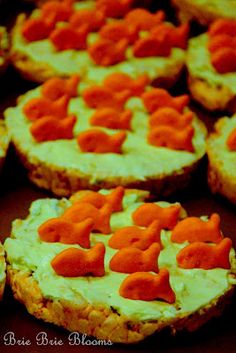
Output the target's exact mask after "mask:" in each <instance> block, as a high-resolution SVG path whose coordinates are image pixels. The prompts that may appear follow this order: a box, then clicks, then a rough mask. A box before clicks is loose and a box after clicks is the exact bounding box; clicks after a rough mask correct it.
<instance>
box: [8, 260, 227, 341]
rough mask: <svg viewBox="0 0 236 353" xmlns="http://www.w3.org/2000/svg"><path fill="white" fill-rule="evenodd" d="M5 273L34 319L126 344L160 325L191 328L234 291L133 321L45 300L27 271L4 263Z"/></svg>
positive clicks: (221, 305) (219, 309) (173, 330)
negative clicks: (180, 311)
mask: <svg viewBox="0 0 236 353" xmlns="http://www.w3.org/2000/svg"><path fill="white" fill-rule="evenodd" d="M7 274H8V282H9V284H10V285H11V287H12V291H13V294H14V297H15V298H16V299H17V300H19V301H20V302H21V303H23V304H24V305H25V306H26V308H27V310H28V312H29V313H30V314H32V315H34V316H35V317H36V318H38V319H42V320H44V321H46V322H50V323H54V324H56V325H59V326H62V327H64V328H66V329H68V330H69V331H72V332H80V333H84V334H86V335H88V336H93V337H96V338H97V339H101V340H107V341H108V340H110V341H112V342H114V343H126V344H128V343H137V342H139V341H142V340H143V339H144V338H146V337H148V336H150V335H152V334H154V333H156V332H159V331H161V330H162V329H164V328H168V329H169V330H170V332H171V333H172V334H176V333H177V331H181V330H188V331H194V330H196V329H198V328H199V327H200V326H202V325H203V324H204V323H206V322H207V321H209V320H210V319H212V318H213V317H216V316H219V315H221V314H222V312H223V310H224V308H225V306H226V305H227V304H228V303H229V302H230V298H231V296H232V294H233V292H234V286H232V285H229V287H228V290H227V291H226V292H225V293H223V294H222V296H220V297H218V298H215V299H214V300H212V301H211V302H210V303H209V304H208V305H206V306H205V307H203V308H201V309H199V310H198V311H196V312H193V313H190V314H189V315H186V316H176V318H175V319H171V320H170V319H165V320H164V319H163V320H151V321H137V320H133V319H132V318H129V317H126V316H124V315H119V314H118V313H117V312H114V310H112V308H110V307H105V306H95V305H92V304H90V303H87V302H84V303H83V304H80V305H78V304H75V303H73V302H69V301H64V300H52V299H47V298H45V297H43V294H42V292H41V290H40V288H39V286H38V283H37V282H36V280H35V279H34V278H33V277H32V275H31V273H29V272H25V271H18V270H13V269H12V268H11V266H8V269H7Z"/></svg>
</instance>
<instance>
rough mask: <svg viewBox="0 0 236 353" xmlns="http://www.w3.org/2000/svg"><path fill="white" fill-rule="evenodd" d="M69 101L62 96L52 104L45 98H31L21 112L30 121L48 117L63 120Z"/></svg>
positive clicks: (66, 97)
mask: <svg viewBox="0 0 236 353" xmlns="http://www.w3.org/2000/svg"><path fill="white" fill-rule="evenodd" d="M69 100H70V98H69V97H68V96H62V97H60V98H59V99H57V100H55V101H53V102H52V101H51V100H50V99H48V98H46V97H39V98H32V99H31V100H30V101H28V102H27V103H26V104H25V105H24V107H23V112H24V114H25V115H26V116H27V118H28V119H29V120H31V121H34V120H38V119H40V118H42V117H44V116H48V115H50V116H53V117H55V118H58V119H63V118H65V117H66V115H67V108H68V104H69Z"/></svg>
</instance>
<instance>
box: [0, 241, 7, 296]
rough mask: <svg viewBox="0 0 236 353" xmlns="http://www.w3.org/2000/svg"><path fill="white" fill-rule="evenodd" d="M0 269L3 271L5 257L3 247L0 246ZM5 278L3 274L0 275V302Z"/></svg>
mask: <svg viewBox="0 0 236 353" xmlns="http://www.w3.org/2000/svg"><path fill="white" fill-rule="evenodd" d="M0 268H4V269H5V256H4V249H3V246H2V245H1V244H0ZM5 282H6V276H5V273H4V274H2V273H1V274H0V300H1V299H2V296H3V292H4V288H5Z"/></svg>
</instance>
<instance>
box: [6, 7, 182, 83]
mask: <svg viewBox="0 0 236 353" xmlns="http://www.w3.org/2000/svg"><path fill="white" fill-rule="evenodd" d="M25 19H26V15H25V14H20V15H19V16H18V17H17V20H16V23H15V25H14V27H13V29H12V32H11V37H12V38H14V36H15V35H16V34H17V33H18V32H19V31H20V29H21V26H22V24H23V23H24V21H25ZM10 61H11V63H12V64H13V65H14V66H15V68H16V69H17V70H18V71H19V72H20V74H21V75H22V76H23V77H24V78H25V79H27V80H30V81H34V82H38V83H43V82H45V81H47V80H48V79H49V78H51V77H54V76H58V75H59V76H61V77H69V76H70V74H66V73H65V74H62V73H58V72H57V71H56V70H55V69H54V68H53V67H52V66H51V65H50V64H49V63H46V62H37V61H35V60H33V59H32V58H30V57H29V56H28V55H27V54H26V53H24V52H23V51H20V50H15V49H14V46H11V48H10ZM183 67H184V60H182V61H181V60H178V61H177V60H176V61H173V63H170V64H168V65H166V67H164V68H162V69H160V68H159V70H158V72H157V73H156V77H155V78H154V80H153V84H154V85H158V86H162V87H166V88H169V87H171V86H173V85H174V84H175V83H176V82H177V80H178V78H179V76H180V74H181V73H182V70H183ZM85 71H86V70H85ZM77 73H78V74H80V76H81V77H83V76H86V72H84V70H83V72H77Z"/></svg>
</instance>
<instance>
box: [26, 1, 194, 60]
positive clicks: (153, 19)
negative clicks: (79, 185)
mask: <svg viewBox="0 0 236 353" xmlns="http://www.w3.org/2000/svg"><path fill="white" fill-rule="evenodd" d="M132 2H133V1H132V0H117V1H107V0H98V1H96V5H95V8H94V9H80V10H75V9H74V8H73V4H72V2H71V1H68V0H64V1H62V2H57V1H49V2H47V3H46V4H44V5H43V6H42V7H41V12H40V16H39V17H37V18H29V19H27V20H26V21H25V23H24V25H23V27H22V35H23V37H24V38H25V39H26V40H27V41H28V42H32V41H38V40H43V39H49V40H50V41H51V43H52V44H53V46H54V48H55V50H57V51H63V50H69V49H72V50H88V53H89V55H90V57H91V58H92V60H93V61H94V62H95V63H96V64H97V65H101V66H110V65H115V64H117V63H120V62H122V61H124V60H126V50H127V48H128V47H129V46H131V50H132V53H133V55H134V56H135V57H150V56H169V55H170V53H171V49H172V47H178V48H182V49H185V48H186V45H187V37H188V25H182V26H180V27H174V26H172V25H170V24H166V23H164V22H163V20H164V13H163V12H162V11H158V12H157V13H154V14H153V13H151V12H149V11H147V10H145V9H141V8H136V9H131V7H132ZM108 18H112V21H107V19H108ZM58 24H59V25H58ZM141 31H142V32H143V31H144V32H146V35H145V36H144V37H143V36H142V37H141V36H140V32H141ZM92 32H97V34H98V39H97V40H96V41H95V42H94V43H92V44H88V40H87V37H88V35H89V34H90V33H92Z"/></svg>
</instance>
